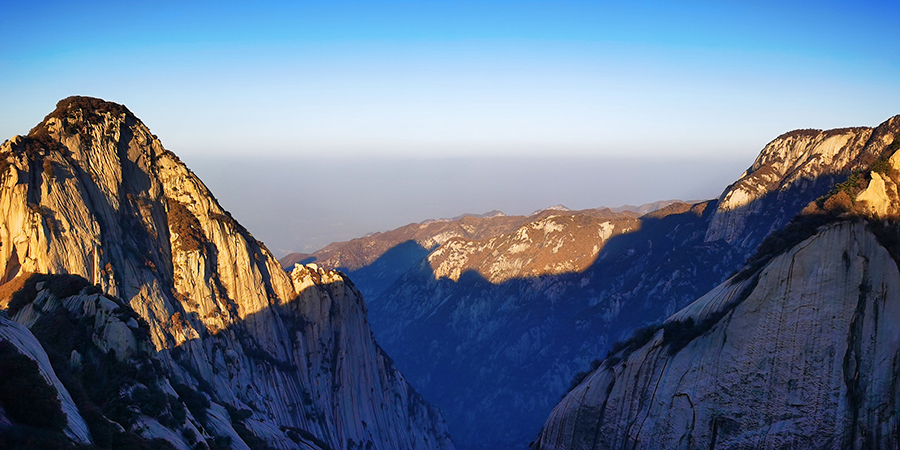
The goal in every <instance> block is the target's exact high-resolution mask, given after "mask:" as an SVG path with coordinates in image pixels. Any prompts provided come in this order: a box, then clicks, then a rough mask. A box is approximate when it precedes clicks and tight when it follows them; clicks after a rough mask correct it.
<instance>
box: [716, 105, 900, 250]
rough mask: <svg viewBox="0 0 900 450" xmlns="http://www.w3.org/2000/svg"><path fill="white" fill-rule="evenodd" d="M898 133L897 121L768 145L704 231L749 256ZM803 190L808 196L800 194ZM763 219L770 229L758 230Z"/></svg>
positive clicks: (792, 136)
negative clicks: (775, 231) (813, 199)
mask: <svg viewBox="0 0 900 450" xmlns="http://www.w3.org/2000/svg"><path fill="white" fill-rule="evenodd" d="M898 131H900V117H893V118H891V119H889V120H887V121H885V122H884V123H882V124H881V125H879V126H878V127H877V128H875V129H872V128H867V127H856V128H841V129H835V130H826V131H822V130H796V131H792V132H790V133H785V134H783V135H781V136H779V137H778V138H776V139H775V140H773V141H772V142H770V143H769V144H768V145H766V147H765V148H764V149H763V150H762V152H761V153H760V154H759V157H757V158H756V161H754V162H753V165H751V166H750V168H749V169H747V171H746V172H745V173H744V174H743V175H742V176H741V177H740V178H739V179H738V180H737V182H735V183H734V184H732V185H731V186H729V187H728V189H726V190H725V192H724V193H723V194H722V196H721V197H720V201H719V203H718V204H717V206H716V211H715V214H713V217H712V220H711V221H710V224H709V230H708V231H707V233H706V240H707V241H710V242H711V241H717V240H724V241H726V242H728V243H729V244H731V245H733V246H736V247H738V248H741V249H742V250H743V251H744V252H745V253H747V254H748V255H749V254H750V253H753V251H754V250H755V249H756V246H757V245H759V243H760V242H761V241H762V238H764V237H765V236H766V235H767V234H769V233H771V232H772V231H774V230H777V229H779V228H781V227H783V226H784V225H786V224H787V222H788V221H789V220H790V219H791V218H793V217H794V216H795V215H796V214H797V213H799V212H800V210H801V209H802V208H803V207H804V206H806V204H807V203H808V202H809V200H810V199H809V196H810V194H811V195H812V196H813V197H812V198H816V197H819V196H822V195H825V194H826V193H827V192H828V190H829V189H831V187H832V186H834V185H835V184H836V183H837V182H838V181H842V180H844V179H846V178H847V176H848V175H850V173H851V172H852V171H853V170H859V169H861V168H863V167H866V166H867V165H868V164H870V163H872V162H873V161H874V160H875V159H876V158H878V156H879V155H880V154H881V153H882V151H883V150H884V148H885V147H886V146H887V145H888V144H890V143H891V141H892V139H893V136H894V135H896V134H897V132H898ZM798 191H802V192H804V193H808V194H807V195H801V196H798V195H797V192H798ZM762 217H765V218H766V219H767V220H765V221H766V222H767V224H768V225H769V227H768V228H767V229H764V228H760V227H756V226H755V222H758V221H759V220H760V218H762Z"/></svg>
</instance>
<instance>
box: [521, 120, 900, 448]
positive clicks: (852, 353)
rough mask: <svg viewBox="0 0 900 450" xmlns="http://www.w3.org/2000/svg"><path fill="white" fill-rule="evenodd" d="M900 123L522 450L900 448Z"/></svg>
mask: <svg viewBox="0 0 900 450" xmlns="http://www.w3.org/2000/svg"><path fill="white" fill-rule="evenodd" d="M898 121H900V120H898V118H897V117H895V118H892V119H891V120H889V121H887V122H886V123H885V124H883V125H882V126H881V127H879V128H877V129H875V130H873V131H871V132H869V131H866V133H868V134H869V136H866V140H867V143H866V145H865V147H863V152H861V154H860V155H857V157H861V158H860V160H861V161H865V163H861V164H865V166H863V167H865V169H860V166H857V169H858V170H856V171H854V172H852V173H851V174H849V175H848V176H845V177H844V178H846V179H845V180H844V181H842V182H840V183H837V184H835V185H834V186H833V187H832V189H831V190H830V192H828V193H827V194H826V195H824V196H822V197H820V198H818V199H815V200H814V201H812V202H810V203H808V204H807V205H806V207H805V208H804V209H803V211H802V213H801V214H800V215H798V216H796V217H795V218H794V219H793V220H792V221H791V222H790V223H788V224H787V226H785V227H783V228H781V229H779V230H777V231H775V232H774V233H772V234H770V235H769V237H768V238H766V240H765V241H764V242H763V243H762V245H760V246H759V247H758V249H757V250H756V253H755V254H754V256H753V257H751V258H750V259H749V261H748V264H747V265H746V266H745V267H743V268H742V269H741V270H740V271H739V272H738V273H737V274H736V275H734V276H733V277H731V278H729V279H728V280H726V281H725V282H723V283H722V284H720V285H719V286H717V287H716V288H714V289H712V290H710V291H709V292H708V293H707V294H706V295H703V296H702V297H700V298H699V299H697V300H696V301H695V302H693V303H691V304H690V305H688V306H687V307H685V308H684V309H682V310H680V311H678V312H677V313H676V314H674V315H672V316H671V317H669V318H668V319H666V320H665V321H664V322H662V323H660V324H659V325H655V326H650V327H647V328H644V329H641V330H639V331H638V332H637V333H635V335H634V336H633V337H632V338H631V339H629V340H627V341H624V342H622V343H621V344H618V345H616V346H614V347H613V349H612V351H611V352H610V354H609V356H608V357H607V358H606V359H605V360H604V361H603V362H602V363H601V364H600V365H599V367H598V368H597V369H596V370H595V371H593V372H592V373H591V374H590V375H588V376H587V377H586V378H585V379H584V381H583V382H581V383H580V384H579V385H578V386H577V387H575V388H574V389H573V390H572V391H571V392H569V394H567V395H566V396H565V397H564V398H563V400H562V401H561V402H560V403H559V404H558V405H557V406H556V407H555V408H554V410H553V412H552V413H551V415H550V417H549V419H548V420H547V421H546V423H545V425H544V428H543V430H542V432H541V433H540V436H539V437H538V439H537V440H536V441H535V442H534V444H533V446H532V448H534V449H601V448H602V449H609V448H629V449H630V448H649V449H663V448H665V449H669V448H672V449H674V448H896V447H898V445H900V409H898V407H897V399H896V397H897V389H896V384H897V379H898V371H897V364H898V361H900V337H898V336H900V335H898V331H897V323H898V319H900V316H898V315H900V297H898V295H900V271H898V261H900V220H898V219H900V215H898V212H900V196H898V191H897V183H898V181H900V171H898V169H900V137H898V133H897V122H898ZM820 136H821V134H820ZM847 141H848V142H849V141H852V139H848V140H847ZM850 156H851V158H852V157H853V156H852V154H851V155H850ZM761 159H762V157H761ZM838 159H843V160H846V159H844V158H838ZM757 162H759V160H758V161H757ZM745 190H746V189H745ZM726 199H727V197H726ZM725 209H727V208H725ZM728 216H730V218H735V217H738V218H739V217H740V214H728V215H727V216H726V217H728ZM742 222H743V224H742ZM721 223H732V224H737V226H736V227H731V228H730V229H738V228H740V227H741V226H746V225H748V224H749V223H751V222H748V221H746V220H742V219H737V220H724V221H722V222H721ZM723 229H724V230H728V229H729V227H725V228H721V229H720V230H723ZM726 234H727V233H726Z"/></svg>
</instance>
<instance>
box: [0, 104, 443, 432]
mask: <svg viewBox="0 0 900 450" xmlns="http://www.w3.org/2000/svg"><path fill="white" fill-rule="evenodd" d="M0 214H2V217H3V218H4V219H3V220H2V222H0V274H2V280H0V281H2V282H10V281H15V280H21V279H22V278H23V277H28V275H29V274H31V273H35V274H65V275H71V276H77V277H80V278H81V279H83V280H86V281H85V283H86V285H88V286H96V288H97V289H98V292H96V293H94V294H92V295H95V296H97V297H96V299H95V300H89V299H82V300H83V301H81V303H83V304H84V305H88V304H92V303H91V302H95V303H96V302H99V306H90V307H88V306H79V305H76V304H75V303H78V302H76V301H75V300H68V299H67V298H70V297H71V295H70V296H68V297H65V296H64V297H60V296H58V295H57V296H49V294H48V296H45V297H41V296H40V295H37V294H35V295H33V296H31V297H29V298H26V299H25V300H21V301H22V302H24V303H25V304H26V307H23V308H19V309H17V311H15V314H11V318H12V319H14V320H16V321H19V322H21V323H23V324H26V325H27V324H32V325H33V324H36V323H38V322H40V320H38V319H40V317H43V316H46V315H47V314H51V313H53V312H54V311H57V310H59V311H62V310H65V311H67V312H66V314H68V315H69V316H71V317H72V318H73V320H76V321H78V320H81V318H85V317H87V318H91V317H93V318H95V319H96V320H97V323H96V324H94V326H95V328H94V331H95V334H94V335H93V336H94V337H93V338H92V339H93V341H94V344H95V345H96V346H97V347H98V348H99V349H100V351H101V353H103V354H106V355H109V354H112V355H114V357H115V358H116V359H117V360H119V361H123V362H126V363H127V362H128V361H131V360H132V359H133V358H143V357H146V358H149V359H152V360H155V361H158V362H159V365H160V368H159V370H160V371H161V372H160V374H161V375H163V379H164V380H165V381H158V382H157V381H154V382H148V383H150V384H157V385H158V384H162V385H166V384H169V385H171V384H174V383H177V384H178V385H179V386H186V387H187V388H189V389H190V390H192V391H194V392H195V393H196V392H199V393H201V394H200V395H202V396H203V397H204V398H205V399H206V401H207V402H208V403H209V407H208V408H205V410H206V411H208V412H207V413H206V415H207V416H208V420H207V421H206V423H201V422H200V421H195V422H192V423H193V425H190V428H191V429H192V431H191V432H182V431H181V430H182V429H184V428H185V427H187V425H186V423H187V422H184V421H181V422H180V423H173V422H171V421H169V422H168V423H166V424H162V425H160V422H159V420H155V419H153V418H152V417H151V415H149V414H145V413H143V412H138V413H137V414H139V415H140V418H138V419H135V420H134V421H132V423H128V424H122V423H119V426H122V428H123V429H125V430H126V431H129V432H132V433H136V434H138V435H141V436H144V437H147V438H155V437H159V438H163V439H165V440H166V441H168V442H170V443H171V444H172V445H175V446H176V447H179V448H190V447H191V446H193V445H196V443H197V442H199V441H204V442H206V443H207V444H208V445H211V443H214V442H215V440H216V438H228V440H229V442H231V444H229V445H231V446H233V447H234V448H245V447H246V446H247V445H251V446H254V445H255V446H259V445H268V446H271V447H274V448H297V447H299V448H322V449H324V448H379V449H412V448H423V449H424V448H428V449H431V448H435V449H438V448H440V449H445V448H452V447H453V445H452V443H451V441H450V438H449V436H448V434H447V431H446V428H445V426H444V424H443V420H442V418H441V415H440V412H439V411H438V410H437V409H435V408H433V407H431V406H430V405H428V404H427V403H425V402H424V401H423V399H422V398H421V397H420V396H419V395H418V394H417V393H416V392H415V391H414V390H413V389H412V387H411V386H410V385H409V384H408V383H407V382H406V380H405V379H404V377H403V375H401V374H400V373H399V372H398V370H397V369H396V368H395V367H394V366H393V364H392V362H391V360H390V358H388V357H387V356H386V355H385V353H384V352H383V351H382V350H381V349H380V347H378V345H377V344H376V343H375V342H374V340H373V339H372V337H371V332H370V331H369V326H368V323H367V319H366V314H367V312H366V306H365V303H364V301H363V300H362V297H361V295H360V294H359V292H358V291H357V290H356V289H355V288H354V286H353V284H352V283H351V282H350V281H349V280H347V279H346V278H345V277H344V276H343V275H342V274H340V273H339V272H335V271H326V270H322V269H318V268H315V267H306V266H302V265H298V266H297V267H296V268H295V269H294V270H293V271H292V272H291V273H290V274H288V273H286V272H285V271H283V270H282V268H281V267H280V265H279V264H278V262H277V261H276V260H275V258H274V257H273V256H272V255H271V253H270V252H269V251H268V250H267V249H266V248H265V246H263V245H262V244H261V243H260V242H258V241H256V239H254V238H253V236H252V235H251V234H250V233H249V232H248V231H247V230H246V229H244V228H243V227H242V226H240V224H238V223H237V222H236V221H235V220H234V219H233V218H232V217H231V216H230V215H229V214H228V213H227V212H226V211H225V210H223V209H222V208H221V206H220V205H219V204H218V202H217V201H216V199H215V197H214V196H213V195H212V193H210V192H209V190H208V189H207V188H206V186H204V185H203V183H202V182H201V181H200V180H199V179H198V178H197V177H196V176H195V175H194V174H193V173H192V172H191V171H190V170H189V169H188V168H187V167H186V166H185V165H184V164H183V163H181V162H180V161H179V159H178V158H177V157H176V156H175V155H174V154H173V153H171V152H169V151H167V150H166V149H165V148H164V147H163V146H162V144H161V143H160V141H159V140H158V139H157V138H156V137H155V136H154V135H153V134H151V133H150V131H149V129H148V128H147V127H146V126H145V125H144V124H143V123H142V122H141V121H140V120H139V119H137V118H136V117H135V116H134V115H133V114H131V112H130V111H128V110H127V108H125V107H124V106H122V105H117V104H114V103H110V102H105V101H102V100H99V99H93V98H86V97H70V98H67V99H64V100H62V101H61V102H60V103H59V104H58V105H57V109H56V110H55V111H54V112H52V113H51V114H50V115H48V116H47V117H46V118H45V119H44V121H43V122H41V123H40V124H39V125H38V126H37V127H35V128H34V129H33V130H32V131H31V132H30V133H29V135H28V136H16V137H14V138H12V139H11V140H9V141H6V142H5V143H3V145H2V146H0ZM78 295H81V294H79V293H78V292H76V293H75V296H76V297H77V296H78ZM41 299H44V300H41ZM47 299H50V300H47ZM103 299H107V300H106V301H105V304H106V305H107V306H109V307H104V306H103V304H104V300H103ZM116 301H120V302H121V303H122V304H121V305H117V306H115V307H112V306H111V305H115V302H116ZM42 302H43V303H42ZM110 302H112V303H110ZM47 305H50V306H47ZM47 308H49V309H47ZM60 308H62V309H60ZM110 308H113V309H112V311H110ZM115 308H120V309H122V308H127V309H128V310H130V311H133V312H134V313H136V317H137V318H140V319H141V321H142V322H143V325H142V326H141V327H142V329H144V330H145V334H144V335H143V337H142V338H141V339H138V338H135V337H134V336H132V334H133V333H132V331H133V329H135V328H133V327H130V326H129V324H128V323H127V321H125V322H123V321H122V320H118V321H116V320H111V321H107V322H102V321H101V320H100V317H111V316H115V314H114V312H115ZM104 311H105V312H104ZM101 322H102V323H101ZM133 325H134V324H133ZM129 336H131V337H129ZM38 337H39V338H40V336H38ZM132 339H134V342H132ZM141 355H143V356H141ZM64 356H65V359H66V361H65V363H66V364H69V365H70V366H71V365H72V364H75V359H77V357H75V356H72V355H64ZM144 387H147V386H144ZM134 389H135V387H134V386H130V387H127V389H126V390H125V391H123V392H121V393H120V394H121V397H123V398H131V397H129V395H130V392H133V390H134ZM176 394H177V393H176ZM175 397H176V398H179V397H180V395H176V396H175ZM201 403H202V401H201ZM181 417H182V419H183V420H188V421H190V416H187V417H188V418H187V419H185V416H181ZM151 422H155V425H148V423H151ZM176 422H178V421H177V420H176ZM157 425H159V426H157ZM92 431H93V430H92Z"/></svg>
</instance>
